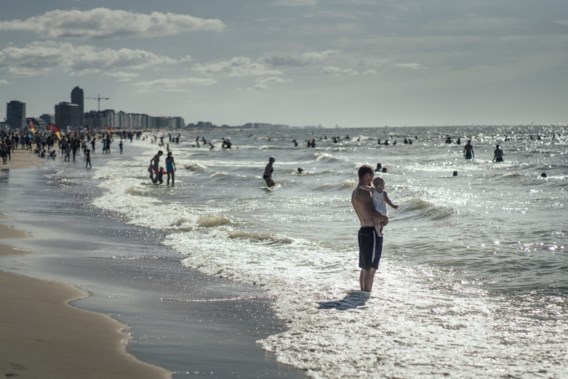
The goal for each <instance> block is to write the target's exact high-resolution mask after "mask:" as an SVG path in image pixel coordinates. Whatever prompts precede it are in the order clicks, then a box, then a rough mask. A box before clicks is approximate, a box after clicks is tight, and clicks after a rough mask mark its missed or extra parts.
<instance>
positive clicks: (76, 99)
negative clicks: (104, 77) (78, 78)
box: [71, 87, 85, 125]
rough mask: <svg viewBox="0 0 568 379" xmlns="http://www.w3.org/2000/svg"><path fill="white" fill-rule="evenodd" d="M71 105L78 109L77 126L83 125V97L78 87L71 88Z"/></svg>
mask: <svg viewBox="0 0 568 379" xmlns="http://www.w3.org/2000/svg"><path fill="white" fill-rule="evenodd" d="M71 103H73V104H77V106H78V107H79V115H80V116H79V117H80V120H79V125H83V124H84V113H85V95H84V93H83V90H82V89H81V88H79V87H75V88H73V90H72V91H71Z"/></svg>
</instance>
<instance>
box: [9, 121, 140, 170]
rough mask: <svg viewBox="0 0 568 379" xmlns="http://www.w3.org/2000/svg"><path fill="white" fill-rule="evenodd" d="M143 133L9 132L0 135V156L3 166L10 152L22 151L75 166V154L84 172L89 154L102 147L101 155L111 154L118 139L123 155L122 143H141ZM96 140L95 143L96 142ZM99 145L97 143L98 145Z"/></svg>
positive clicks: (87, 165)
mask: <svg viewBox="0 0 568 379" xmlns="http://www.w3.org/2000/svg"><path fill="white" fill-rule="evenodd" d="M141 135H142V132H139V131H138V132H134V131H119V132H111V131H108V130H107V131H102V132H98V133H97V132H92V131H87V130H84V131H70V132H67V133H66V134H65V135H63V136H62V135H61V134H60V133H53V132H52V131H49V130H48V131H44V132H38V131H37V130H36V129H34V130H31V129H25V130H11V131H1V132H0V155H1V157H2V162H3V164H7V163H8V162H9V161H10V159H11V153H12V151H13V150H17V149H22V150H27V151H29V152H31V153H34V154H36V155H37V156H38V157H40V158H48V159H56V158H57V156H58V155H59V156H60V157H61V159H62V160H63V161H65V162H75V161H76V157H77V153H78V152H79V151H82V153H83V154H82V159H83V161H84V162H85V167H86V168H91V167H92V163H91V154H94V153H95V152H96V149H97V144H99V143H100V144H101V145H102V146H101V152H102V154H111V146H112V143H113V141H114V139H115V138H120V140H119V143H118V148H119V150H120V153H122V151H123V148H124V144H123V140H129V141H132V140H133V139H134V138H136V139H140V136H141ZM97 138H98V140H97ZM99 141H100V142H99Z"/></svg>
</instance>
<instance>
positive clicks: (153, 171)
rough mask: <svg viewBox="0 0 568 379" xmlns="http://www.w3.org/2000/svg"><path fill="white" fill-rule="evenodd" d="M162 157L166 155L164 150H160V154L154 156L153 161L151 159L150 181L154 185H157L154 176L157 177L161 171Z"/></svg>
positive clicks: (149, 168)
mask: <svg viewBox="0 0 568 379" xmlns="http://www.w3.org/2000/svg"><path fill="white" fill-rule="evenodd" d="M162 155H164V152H163V151H162V150H158V153H157V154H156V155H154V157H152V159H150V166H149V167H148V171H149V172H150V179H151V180H152V183H154V184H156V179H155V177H154V175H156V174H157V173H158V170H159V169H160V157H161V156H162Z"/></svg>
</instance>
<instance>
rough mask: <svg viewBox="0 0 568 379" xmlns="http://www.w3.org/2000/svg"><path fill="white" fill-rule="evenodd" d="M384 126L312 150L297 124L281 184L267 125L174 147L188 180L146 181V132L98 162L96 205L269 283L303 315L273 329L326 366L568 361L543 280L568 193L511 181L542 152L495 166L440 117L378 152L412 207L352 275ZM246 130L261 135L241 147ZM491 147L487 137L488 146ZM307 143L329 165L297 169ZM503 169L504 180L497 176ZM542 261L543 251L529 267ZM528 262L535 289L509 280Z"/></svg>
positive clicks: (184, 252) (547, 370)
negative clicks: (128, 148)
mask: <svg viewBox="0 0 568 379" xmlns="http://www.w3.org/2000/svg"><path fill="white" fill-rule="evenodd" d="M223 133H227V131H223ZM255 133H261V132H259V131H256V132H255ZM372 133H373V131H372V130H365V131H364V132H361V133H360V134H361V135H369V136H370V137H369V140H368V141H366V140H363V141H362V143H367V145H368V146H366V145H363V146H361V147H360V148H358V149H353V150H350V149H347V150H345V151H344V150H336V151H333V154H331V153H330V152H329V151H331V150H332V149H335V147H334V146H333V144H332V143H324V142H322V143H319V144H318V149H322V150H321V151H317V152H316V153H313V154H314V155H312V153H310V154H308V155H307V154H306V149H293V148H292V147H291V145H290V143H289V142H287V141H286V140H283V141H282V142H280V143H281V145H279V146H277V147H278V148H279V149H280V151H285V150H286V149H287V147H286V146H290V148H289V149H288V151H286V154H288V155H285V154H284V153H282V156H277V160H276V163H275V173H274V178H275V180H276V181H277V182H279V183H281V185H280V186H279V187H278V188H277V189H276V190H274V191H271V192H265V191H263V190H261V189H259V187H260V186H262V185H263V184H262V181H261V179H260V175H261V174H262V171H263V169H264V165H265V164H266V159H267V156H266V155H267V154H266V152H265V151H263V149H271V146H270V145H268V143H269V142H267V141H268V139H267V138H263V139H262V141H261V142H258V141H257V142H256V144H257V145H258V146H257V148H253V147H254V146H255V142H254V140H252V141H251V139H253V138H256V137H244V136H242V135H232V136H231V140H232V141H233V142H234V144H235V145H234V146H235V150H233V151H223V152H220V151H219V152H210V151H205V150H196V148H189V147H184V148H182V147H176V149H177V150H176V151H175V152H174V154H176V162H177V160H178V159H177V157H178V156H183V157H184V159H183V161H184V163H183V164H184V166H185V167H188V166H189V167H194V168H197V169H189V170H183V171H182V170H180V171H178V175H179V177H180V178H181V180H182V181H183V184H184V185H183V186H181V187H176V188H175V189H168V188H166V187H164V186H153V185H151V184H148V182H149V180H148V179H147V178H145V179H144V181H141V179H140V173H137V172H133V171H136V170H138V169H139V170H140V171H141V172H142V171H143V170H144V168H145V166H146V165H147V161H148V160H149V157H151V156H152V154H153V152H154V151H155V147H154V146H151V145H144V144H142V143H139V144H138V148H139V149H142V153H141V154H138V155H137V156H135V157H132V162H129V163H128V164H124V163H121V164H113V163H112V162H109V163H108V164H107V165H106V166H104V167H100V168H97V178H98V179H99V180H100V181H101V183H100V186H101V188H103V189H104V195H103V196H102V197H101V198H99V199H96V200H95V205H96V206H98V207H100V208H103V209H105V210H112V211H113V212H118V213H120V214H121V215H122V216H123V217H124V218H125V219H126V220H128V222H130V223H133V224H135V225H140V226H144V227H150V228H156V229H159V230H162V231H165V232H166V233H167V236H166V238H165V239H164V241H163V243H164V244H165V245H167V246H170V247H171V248H172V249H174V250H175V251H177V252H179V254H180V257H181V258H180V259H182V261H183V264H184V265H186V266H188V267H192V268H195V269H198V270H200V271H201V272H203V273H206V274H210V275H216V276H222V277H225V278H229V279H233V280H237V281H243V282H246V283H251V284H254V285H256V286H259V287H260V288H262V289H264V290H265V291H266V296H267V297H269V298H273V299H274V301H275V305H274V307H275V310H276V312H277V314H278V316H280V317H281V318H282V319H283V320H285V321H286V322H287V325H288V327H289V328H288V329H287V330H286V331H284V332H282V333H280V334H277V335H272V336H269V337H268V338H266V339H264V340H262V341H260V343H261V344H262V346H263V347H264V348H266V349H267V350H269V351H272V352H274V353H275V354H276V356H277V358H278V360H279V361H281V362H285V363H289V364H292V365H294V366H296V367H300V368H303V369H305V370H307V371H306V372H307V373H308V374H309V375H310V376H312V377H316V378H330V377H352V378H355V377H357V378H361V377H364V378H371V377H377V376H382V377H443V376H450V377H452V376H456V377H467V378H476V377H492V376H498V375H500V374H499V373H505V374H506V375H510V376H516V377H523V376H525V377H526V376H527V372H529V373H530V375H532V374H535V376H538V375H540V374H539V372H540V373H541V374H542V375H544V376H548V377H561V376H562V373H563V371H564V370H565V368H566V345H565V342H564V340H563V338H564V337H563V335H565V334H566V333H568V327H567V326H566V325H567V324H568V323H567V322H566V321H568V319H567V317H568V316H567V312H566V309H568V305H567V304H566V298H565V296H564V297H562V296H560V300H556V301H555V302H554V303H553V304H554V306H550V307H549V306H545V304H546V303H544V302H543V299H544V298H545V297H539V296H540V295H538V294H535V293H537V292H538V291H540V290H541V289H542V287H545V286H544V285H543V283H544V282H542V279H539V278H542V277H545V276H546V275H548V276H550V275H557V276H555V280H556V281H555V283H556V285H557V286H560V287H561V286H563V285H566V277H565V273H562V270H559V267H563V266H562V264H564V263H562V260H561V259H559V258H557V257H558V256H562V252H563V251H565V247H564V246H566V243H564V242H565V241H563V239H564V237H565V233H563V232H562V230H565V229H566V227H567V225H566V220H565V217H564V218H562V217H561V214H560V213H559V212H558V211H557V210H556V209H558V207H563V206H564V205H562V204H564V202H565V199H566V193H565V192H561V191H558V190H557V189H556V190H550V189H549V188H548V187H544V186H543V187H542V188H539V191H542V193H541V192H538V193H531V192H530V191H529V190H530V189H531V188H530V187H528V186H527V187H522V188H520V189H519V188H516V187H515V186H511V185H510V183H509V182H510V181H511V180H515V176H516V175H515V174H514V173H515V172H516V171H515V170H526V169H529V170H530V168H525V167H524V166H522V164H521V163H516V164H513V165H511V167H504V166H493V165H491V164H490V162H489V160H490V158H491V157H489V158H486V159H484V160H483V161H481V162H474V163H470V162H463V159H462V158H461V156H459V153H460V152H459V149H460V147H455V146H451V147H448V146H445V145H444V144H443V143H438V142H437V141H438V139H437V138H438V136H435V141H434V142H435V143H434V142H433V141H432V140H430V141H428V142H427V141H424V140H425V139H426V138H433V139H434V137H429V136H430V131H428V133H426V132H420V131H413V132H412V133H411V135H415V134H418V133H422V134H420V141H421V142H420V143H421V144H425V145H426V144H427V145H428V146H429V149H427V150H426V151H424V150H422V149H417V150H414V151H415V152H414V153H412V150H409V149H412V147H409V146H396V147H393V146H391V147H388V150H384V151H388V152H389V155H384V156H381V159H380V161H382V162H383V164H384V165H385V166H387V167H389V172H388V174H387V175H385V178H386V181H387V188H388V191H389V196H390V197H391V198H392V199H393V200H396V201H395V202H397V203H399V204H400V205H401V208H400V209H399V210H396V211H392V212H391V213H390V217H391V222H390V224H389V225H388V226H387V230H386V237H385V238H386V239H385V247H384V258H383V260H382V263H381V268H380V270H379V273H378V274H377V281H376V284H375V290H374V291H373V294H372V295H371V296H370V297H368V296H365V295H364V294H363V293H361V292H358V291H354V289H356V288H357V278H358V274H359V269H358V268H357V266H356V263H357V251H356V239H355V236H356V229H357V227H358V226H357V224H356V222H357V221H356V216H355V215H354V213H353V211H352V209H351V206H350V203H349V196H350V193H351V190H352V188H353V186H354V185H355V184H356V169H357V167H358V166H359V165H360V164H361V163H362V162H367V161H369V160H370V159H369V157H373V154H376V153H375V151H376V146H375V144H374V140H373V137H372ZM353 134H354V135H357V134H355V133H353ZM439 134H441V135H443V132H440V133H439ZM239 138H242V141H243V145H244V144H247V145H249V146H252V147H251V148H250V149H246V151H244V150H242V151H239V150H238V149H237V147H238V146H239ZM487 138H488V137H486V136H480V139H479V140H483V139H487ZM287 140H292V138H288V139H287ZM274 143H275V144H276V142H274ZM399 145H400V144H399ZM417 145H418V144H417ZM438 145H439V146H438ZM415 147H419V146H415ZM385 149H387V148H385ZM452 149H453V150H456V149H458V151H457V152H454V151H452ZM273 150H275V151H279V150H277V149H273ZM328 150H329V151H328ZM431 150H435V151H431ZM381 151H383V150H381ZM178 152H179V153H178ZM412 154H414V155H412ZM452 154H454V155H456V157H453V155H452ZM478 154H484V152H483V150H482V149H476V155H478ZM488 154H491V150H488ZM425 155H427V156H430V155H434V156H440V157H444V156H445V159H443V160H436V159H431V160H428V159H425ZM302 157H304V158H302ZM423 158H424V159H423ZM302 159H305V160H309V161H310V164H313V162H314V159H315V162H316V165H317V164H321V165H325V170H324V169H322V167H320V166H317V167H315V170H314V171H317V172H319V174H318V175H312V176H309V177H305V178H303V177H302V176H299V175H296V174H295V173H294V169H295V167H297V166H298V165H300V164H301V162H302ZM458 159H459V160H458ZM547 159H548V157H547ZM371 160H373V161H376V160H377V159H375V158H373V159H371ZM180 161H181V160H180ZM417 162H419V163H417ZM304 163H306V162H305V161H304ZM453 165H456V167H458V168H459V171H460V176H459V177H458V178H455V179H457V180H454V179H448V180H445V179H443V180H441V179H440V175H441V173H443V172H445V171H446V170H450V169H453V168H454V167H453ZM492 170H499V171H498V173H499V174H498V175H499V176H500V177H505V178H506V180H499V181H497V180H495V177H496V176H495V171H492ZM503 170H511V171H510V172H512V173H513V174H511V175H508V176H507V174H506V173H504V172H503ZM322 172H325V174H323V173H322ZM212 173H213V176H214V178H211V174H212ZM220 173H229V174H228V175H224V174H220ZM143 174H144V173H143ZM553 175H555V176H558V177H560V178H564V177H565V175H564V174H561V173H557V174H554V173H553ZM176 179H177V178H176ZM213 180H214V185H213V184H212V181H213ZM559 180H565V179H559ZM520 184H521V185H522V183H520ZM551 199H552V200H551ZM536 201H538V202H539V206H538V207H535V206H534V204H535V202H536ZM555 204H556V205H555ZM560 209H562V208H560ZM527 212H531V215H532V217H533V218H534V219H532V222H531V221H530V220H527V219H526V216H525V214H526V213H527ZM536 220H538V222H540V223H549V224H548V225H550V224H552V221H551V220H554V224H559V225H563V226H562V227H560V229H559V228H556V229H554V228H553V229H554V230H552V231H551V232H550V233H548V234H547V232H546V230H547V228H545V227H544V226H543V228H540V229H537V228H535V226H534V223H535V222H537V221H536ZM531 225H532V226H531ZM548 229H551V228H550V227H548ZM554 232H558V233H560V234H558V233H556V234H555V233H554ZM495 241H499V244H495ZM535 241H537V242H535ZM523 246H524V247H527V246H529V247H527V249H528V250H526V251H523ZM552 246H554V247H555V248H554V249H553V250H554V251H551V250H550V249H549V248H550V247H552ZM213 250H214V253H213ZM528 254H530V255H531V256H532V259H529V258H530V257H527V255H528ZM545 254H546V255H545ZM537 255H538V257H539V259H542V261H543V263H542V265H538V262H539V260H537V259H536V256H537ZM528 261H530V262H531V263H532V264H531V267H530V268H528V269H523V271H519V267H521V268H523V267H525V266H523V264H525V263H526V262H528ZM564 265H565V264H564ZM535 266H538V267H535ZM538 270H541V271H538ZM543 273H544V274H545V275H543ZM521 274H522V275H528V277H529V278H530V280H533V281H535V283H540V284H541V285H542V287H539V286H538V285H537V286H536V287H535V289H534V292H533V293H529V294H527V295H526V297H523V298H522V301H519V297H518V296H517V295H515V296H509V295H508V293H507V292H504V293H501V292H499V291H496V289H501V288H504V287H506V288H509V290H510V291H511V292H515V291H520V290H521V289H523V288H524V287H522V285H523V284H524V283H526V282H527V280H520V281H519V280H518V279H516V278H518V277H521V276H522V275H521ZM503 278H507V279H506V280H504V279H503ZM538 280H541V282H538ZM505 281H506V283H504V282H505ZM547 296H548V295H547ZM546 298H547V299H550V298H552V297H546ZM535 299H536V300H535ZM166 300H167V301H169V300H168V299H166ZM171 301H174V300H171ZM529 337H530V338H529ZM551 347H552V348H551ZM495 367H498V368H499V372H497V371H496V368H495Z"/></svg>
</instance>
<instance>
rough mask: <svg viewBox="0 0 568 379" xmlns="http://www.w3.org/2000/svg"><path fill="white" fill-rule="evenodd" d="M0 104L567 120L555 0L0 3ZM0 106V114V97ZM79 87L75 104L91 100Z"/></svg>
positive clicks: (199, 117)
mask: <svg viewBox="0 0 568 379" xmlns="http://www.w3.org/2000/svg"><path fill="white" fill-rule="evenodd" d="M0 9H1V12H0V103H2V104H6V103H7V102H9V101H11V100H19V101H22V102H25V103H26V107H27V116H28V117H37V116H39V115H40V114H43V113H50V114H53V113H54V105H55V104H57V103H59V102H61V101H70V93H71V90H72V89H73V87H75V86H79V87H81V88H82V89H83V90H84V91H85V96H86V97H93V98H96V97H97V96H101V97H108V100H101V101H100V103H101V109H114V110H116V111H119V110H122V111H124V112H129V113H146V114H149V115H152V116H181V117H183V118H184V119H185V122H186V123H191V122H197V121H211V122H213V123H215V124H217V125H222V124H228V125H242V124H244V123H246V122H267V123H274V124H288V125H291V126H312V125H313V126H316V125H317V126H323V127H335V126H341V127H373V126H385V125H388V126H429V125H519V124H520V125H525V124H527V125H528V124H532V123H535V124H566V123H568V104H567V103H568V102H567V100H568V1H566V0H539V1H536V0H475V1H472V0H415V1H408V0H162V1H156V0H151V1H150V0H112V1H99V0H88V1H87V0H43V1H32V0H18V1H15V0H0ZM3 107H4V109H3V110H1V111H0V118H2V117H4V116H5V106H3ZM96 109H97V100H96V99H85V110H86V111H88V110H96Z"/></svg>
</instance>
